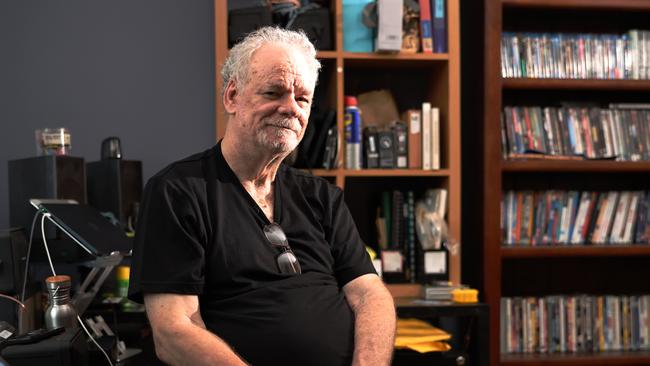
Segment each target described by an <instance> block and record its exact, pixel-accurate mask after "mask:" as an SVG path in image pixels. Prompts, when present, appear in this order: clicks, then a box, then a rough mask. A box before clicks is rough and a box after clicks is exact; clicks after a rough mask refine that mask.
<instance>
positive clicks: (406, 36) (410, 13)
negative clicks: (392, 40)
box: [401, 1, 420, 53]
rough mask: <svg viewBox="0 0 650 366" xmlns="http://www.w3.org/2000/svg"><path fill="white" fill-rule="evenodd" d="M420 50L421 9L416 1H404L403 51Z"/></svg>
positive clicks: (412, 51) (413, 51)
mask: <svg viewBox="0 0 650 366" xmlns="http://www.w3.org/2000/svg"><path fill="white" fill-rule="evenodd" d="M419 50H420V9H419V6H418V5H417V3H416V2H413V1H412V2H405V3H404V17H403V21H402V51H401V52H403V53H417V52H418V51H419Z"/></svg>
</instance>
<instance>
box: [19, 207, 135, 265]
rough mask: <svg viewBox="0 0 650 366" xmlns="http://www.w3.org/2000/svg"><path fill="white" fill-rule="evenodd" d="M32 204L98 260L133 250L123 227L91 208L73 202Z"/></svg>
mask: <svg viewBox="0 0 650 366" xmlns="http://www.w3.org/2000/svg"><path fill="white" fill-rule="evenodd" d="M30 202H31V203H32V205H33V206H34V207H36V208H37V209H38V210H40V211H41V212H42V213H43V214H44V215H48V217H49V219H50V220H52V221H53V222H54V223H55V224H56V225H57V226H59V228H61V229H62V230H65V232H67V234H68V235H69V236H70V237H72V238H73V239H74V240H75V241H76V242H77V244H79V245H80V246H81V247H82V248H83V249H84V250H85V251H86V252H88V253H89V254H91V255H93V256H95V257H103V256H108V255H110V254H111V253H113V252H120V253H127V252H129V251H130V250H131V248H132V242H131V240H130V239H129V238H127V237H126V235H125V234H124V231H123V230H122V228H120V227H119V226H116V225H113V224H112V223H111V222H110V221H108V219H107V218H106V217H104V216H102V214H101V213H100V212H99V211H97V209H95V208H93V207H91V206H88V205H83V204H76V202H74V201H70V200H67V201H62V200H39V199H32V200H30Z"/></svg>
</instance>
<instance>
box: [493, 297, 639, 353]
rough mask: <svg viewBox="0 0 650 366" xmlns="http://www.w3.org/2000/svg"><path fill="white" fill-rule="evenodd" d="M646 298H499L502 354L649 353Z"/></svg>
mask: <svg viewBox="0 0 650 366" xmlns="http://www.w3.org/2000/svg"><path fill="white" fill-rule="evenodd" d="M649 309H650V295H638V296H637V295H633V296H626V295H622V296H615V295H605V296H593V295H570V296H564V295H553V296H546V297H503V298H501V310H500V311H501V316H500V319H501V327H500V328H501V341H500V342H499V344H500V345H501V353H558V352H603V351H638V350H650V327H649V326H648V324H650V313H649V312H648V310H649Z"/></svg>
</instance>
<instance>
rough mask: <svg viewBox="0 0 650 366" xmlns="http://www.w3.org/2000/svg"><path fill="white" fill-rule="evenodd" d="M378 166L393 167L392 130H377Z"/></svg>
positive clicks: (393, 145) (393, 139) (393, 146)
mask: <svg viewBox="0 0 650 366" xmlns="http://www.w3.org/2000/svg"><path fill="white" fill-rule="evenodd" d="M377 140H378V143H379V167H380V168H383V169H393V168H395V137H394V134H393V132H392V131H379V133H378V134H377Z"/></svg>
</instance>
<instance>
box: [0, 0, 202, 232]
mask: <svg viewBox="0 0 650 366" xmlns="http://www.w3.org/2000/svg"><path fill="white" fill-rule="evenodd" d="M213 18H214V11H213V2H212V0H111V1H88V0H65V1H64V0H59V1H51V0H13V1H11V0H8V1H2V2H0V127H1V128H0V229H3V228H7V227H8V226H9V212H8V211H9V204H8V190H9V189H8V178H7V161H8V160H12V159H18V158H25V157H31V156H34V155H35V154H36V150H35V144H34V130H35V129H37V128H43V127H67V128H68V129H69V130H70V132H71V136H72V154H71V155H74V156H81V157H83V158H85V160H86V161H87V162H89V161H96V160H99V156H100V143H101V141H102V140H103V139H104V138H105V137H108V136H119V137H120V139H121V142H122V150H123V156H124V158H125V159H133V160H141V161H142V162H143V173H144V178H145V181H146V179H148V178H149V177H150V176H151V175H153V174H154V173H155V172H157V171H158V170H160V169H161V168H163V167H164V166H165V165H166V164H167V163H169V162H171V161H173V160H176V159H178V158H181V157H184V156H186V155H189V154H191V153H193V152H196V151H199V150H201V149H205V148H207V147H209V146H211V145H212V144H213V143H214V141H215V124H214V115H215V108H214V95H215V92H214V89H215V88H214V76H215V72H214V31H213V29H214V19H213Z"/></svg>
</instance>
